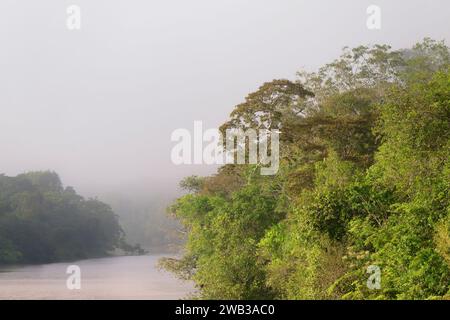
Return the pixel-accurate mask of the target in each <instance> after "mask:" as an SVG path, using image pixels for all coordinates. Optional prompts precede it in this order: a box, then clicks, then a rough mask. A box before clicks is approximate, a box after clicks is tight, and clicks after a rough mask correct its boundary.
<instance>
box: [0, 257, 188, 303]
mask: <svg viewBox="0 0 450 320" xmlns="http://www.w3.org/2000/svg"><path fill="white" fill-rule="evenodd" d="M160 257H161V256H156V255H152V256H139V257H111V258H102V259H91V260H82V261H76V262H70V263H52V264H45V265H37V266H25V267H3V268H0V299H182V298H186V297H187V296H188V295H189V294H190V293H192V292H193V285H192V283H189V282H183V281H180V280H177V279H175V278H174V277H173V276H172V275H171V274H169V273H166V272H163V271H159V270H158V269H157V268H156V263H157V261H158V259H159V258H160ZM73 264H75V265H78V266H79V267H80V268H81V289H80V290H69V289H67V287H66V280H67V278H68V277H69V275H68V274H66V270H67V267H68V266H69V265H73Z"/></svg>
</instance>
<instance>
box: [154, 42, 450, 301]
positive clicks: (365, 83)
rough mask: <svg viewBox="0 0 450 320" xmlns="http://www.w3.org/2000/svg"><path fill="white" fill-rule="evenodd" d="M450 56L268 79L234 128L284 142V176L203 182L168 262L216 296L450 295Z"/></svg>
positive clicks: (222, 176) (363, 59)
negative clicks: (180, 253)
mask: <svg viewBox="0 0 450 320" xmlns="http://www.w3.org/2000/svg"><path fill="white" fill-rule="evenodd" d="M449 68H450V52H449V48H448V47H447V46H446V45H445V44H444V43H443V42H437V41H433V40H431V39H425V40H424V41H423V42H421V43H418V44H417V45H415V46H414V47H412V48H411V49H404V50H392V49H391V48H390V47H389V46H387V45H375V46H371V47H367V46H360V47H357V48H353V49H349V48H346V49H345V50H344V52H343V54H342V56H341V57H339V58H338V59H336V60H335V61H332V62H331V63H329V64H326V65H325V66H323V67H322V68H320V69H319V70H318V72H314V73H305V72H301V73H299V78H298V80H297V81H295V82H293V81H289V80H274V81H272V82H268V83H265V84H264V85H263V86H261V87H260V89H259V90H257V91H256V92H254V93H251V94H249V95H248V97H247V98H246V99H245V101H244V102H243V103H242V104H240V105H238V106H237V107H236V108H235V109H234V110H233V112H232V113H231V118H230V120H229V121H228V122H227V123H225V124H224V125H223V127H222V130H225V129H227V128H240V129H243V130H246V129H249V128H252V129H256V130H258V129H269V130H278V131H280V132H281V134H280V159H281V160H280V170H279V172H278V174H277V175H275V176H261V175H260V174H259V170H257V169H258V167H255V166H250V165H227V166H224V167H222V168H221V169H220V170H219V172H218V173H217V174H216V175H214V176H210V177H204V178H202V177H190V178H187V179H185V180H184V181H183V182H182V184H181V185H182V186H183V187H184V188H185V189H186V190H188V191H190V194H188V195H186V196H184V197H182V198H180V199H179V200H178V201H177V202H176V203H175V204H174V205H173V206H172V208H171V209H172V210H171V212H172V213H173V214H174V215H175V216H176V217H178V218H179V219H180V220H181V221H182V223H183V224H184V226H185V229H186V231H187V232H188V234H189V239H188V242H187V245H186V252H185V255H184V257H183V258H182V259H179V260H176V259H165V260H163V262H162V264H163V265H164V266H165V267H166V268H168V269H170V270H172V271H174V272H176V273H177V274H178V275H179V276H181V277H183V278H188V279H193V280H194V281H195V282H196V283H197V285H198V288H199V292H200V296H201V297H202V298H208V299H449V298H450V196H449V190H450V162H449V159H450V69H449Z"/></svg>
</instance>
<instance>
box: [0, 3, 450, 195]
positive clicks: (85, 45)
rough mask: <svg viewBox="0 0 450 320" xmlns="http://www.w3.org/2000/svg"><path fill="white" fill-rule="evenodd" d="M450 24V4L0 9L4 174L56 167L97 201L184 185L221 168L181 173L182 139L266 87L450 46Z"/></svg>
mask: <svg viewBox="0 0 450 320" xmlns="http://www.w3.org/2000/svg"><path fill="white" fill-rule="evenodd" d="M70 4H76V5H79V6H80V7H81V13H82V16H81V23H82V27H81V30H80V31H69V30H68V29H67V27H66V18H67V14H66V8H67V6H68V5H70ZM370 4H376V5H379V6H380V7H381V9H382V29H381V30H377V31H374V30H368V29H367V28H366V19H367V14H366V8H367V7H368V6H369V5H370ZM449 21H450V1H448V0H428V1H426V0H420V1H419V0H395V1H392V0H391V1H388V0H386V1H380V0H372V1H364V0H353V1H350V0H345V1H336V0H328V1H320V0H314V1H312V0H311V1H300V0H296V1H295V0H270V1H265V0H221V1H217V0H189V1H187V0H164V1H163V0H160V1H152V0H122V1H119V0H71V1H62V0H39V1H36V0H1V2H0V173H5V174H7V175H16V174H18V173H21V172H24V171H31V170H47V169H51V170H54V171H56V172H58V173H59V174H60V176H61V178H62V179H63V181H64V183H65V184H67V185H73V186H74V187H75V188H76V189H77V190H79V191H80V192H82V193H84V194H90V195H94V194H95V193H97V192H106V191H110V190H121V189H122V190H130V189H135V188H141V191H142V192H144V193H145V192H149V193H150V192H153V191H154V190H158V191H161V190H165V189H174V188H175V187H176V185H177V182H178V180H179V179H180V178H182V177H183V176H186V175H190V174H206V173H209V172H212V170H213V168H210V167H201V166H181V167H177V166H175V165H173V164H172V163H171V160H170V151H171V148H172V146H173V145H174V143H172V142H171V141H170V134H171V132H172V131H173V130H175V129H177V128H187V129H191V130H192V128H193V121H194V120H203V121H204V125H205V127H206V128H213V127H217V126H218V125H220V124H221V123H223V122H224V121H225V120H226V119H227V116H228V114H229V113H230V112H231V110H232V109H233V106H234V105H236V104H238V103H239V102H241V101H242V100H243V99H244V97H245V95H246V94H247V93H249V92H251V91H254V90H255V89H257V88H258V86H259V85H260V84H262V83H263V82H265V81H270V80H272V79H274V78H289V79H294V78H295V73H296V71H298V70H299V69H301V68H306V69H307V70H315V69H316V68H317V67H318V66H320V65H322V64H324V63H326V62H328V61H330V60H331V59H334V58H336V57H337V56H338V55H339V53H340V51H341V48H342V47H344V46H356V45H360V44H373V43H388V44H392V45H393V46H394V47H395V48H401V47H410V46H411V45H412V44H413V43H415V42H417V41H419V40H421V39H422V38H423V37H426V36H429V37H432V38H434V39H437V40H442V39H446V40H447V41H448V40H449V39H450V23H449Z"/></svg>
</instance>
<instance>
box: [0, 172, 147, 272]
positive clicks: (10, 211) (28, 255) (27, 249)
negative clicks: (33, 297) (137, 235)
mask: <svg viewBox="0 0 450 320" xmlns="http://www.w3.org/2000/svg"><path fill="white" fill-rule="evenodd" d="M123 239H124V233H123V231H122V229H121V227H120V225H119V222H118V218H117V216H116V215H115V214H114V212H113V211H112V210H111V208H110V207H109V206H108V205H106V204H105V203H102V202H100V201H98V200H95V199H88V200H86V199H84V198H83V197H81V196H79V195H78V194H77V193H76V192H75V190H74V189H73V188H71V187H66V188H64V187H63V184H62V183H61V180H60V179H59V177H58V175H57V174H56V173H53V172H30V173H26V174H21V175H18V176H17V177H8V176H5V175H0V263H1V264H5V263H45V262H54V261H62V260H73V259H83V258H89V257H98V256H104V255H107V254H109V253H111V252H112V251H114V250H115V249H117V248H122V249H124V250H126V251H130V252H133V251H137V252H139V251H140V248H139V247H133V246H130V245H128V244H126V243H125V241H124V240H123Z"/></svg>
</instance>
